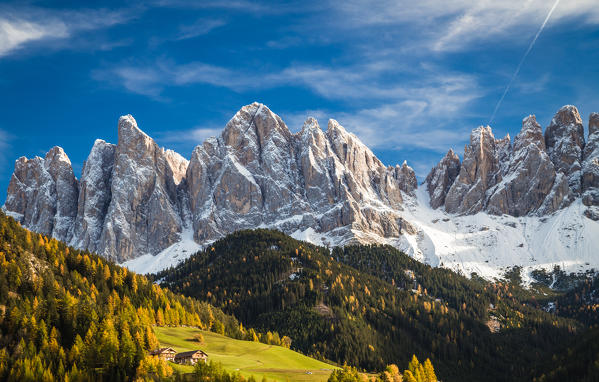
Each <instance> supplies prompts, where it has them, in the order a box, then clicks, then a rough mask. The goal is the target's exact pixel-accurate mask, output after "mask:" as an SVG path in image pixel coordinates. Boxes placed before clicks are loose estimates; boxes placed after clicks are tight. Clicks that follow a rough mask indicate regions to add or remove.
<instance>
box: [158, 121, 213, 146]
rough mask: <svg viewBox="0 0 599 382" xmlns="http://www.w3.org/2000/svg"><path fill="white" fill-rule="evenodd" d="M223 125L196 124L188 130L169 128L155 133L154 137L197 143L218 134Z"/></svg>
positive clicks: (164, 140)
mask: <svg viewBox="0 0 599 382" xmlns="http://www.w3.org/2000/svg"><path fill="white" fill-rule="evenodd" d="M223 128H224V126H220V127H201V126H196V127H194V128H191V129H189V130H171V131H165V132H158V133H156V138H157V139H158V140H159V141H160V142H164V143H171V144H186V145H190V144H191V145H194V146H195V145H198V144H201V143H202V142H204V141H205V140H206V139H207V138H209V137H216V136H219V135H220V133H221V132H222V131H223Z"/></svg>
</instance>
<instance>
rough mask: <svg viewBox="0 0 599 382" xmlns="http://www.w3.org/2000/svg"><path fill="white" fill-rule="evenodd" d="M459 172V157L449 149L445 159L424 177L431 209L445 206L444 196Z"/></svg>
mask: <svg viewBox="0 0 599 382" xmlns="http://www.w3.org/2000/svg"><path fill="white" fill-rule="evenodd" d="M459 172H460V157H459V156H458V155H457V154H456V153H454V152H453V150H452V149H449V151H448V152H447V154H445V157H443V159H441V161H440V162H439V163H438V164H437V165H436V166H435V167H433V169H432V170H431V172H430V173H429V174H428V176H427V177H426V187H427V191H428V193H429V196H430V205H431V207H432V208H439V207H440V206H443V205H445V196H446V195H447V192H448V191H449V188H450V187H451V185H452V184H453V182H454V181H455V178H456V177H457V176H458V173H459Z"/></svg>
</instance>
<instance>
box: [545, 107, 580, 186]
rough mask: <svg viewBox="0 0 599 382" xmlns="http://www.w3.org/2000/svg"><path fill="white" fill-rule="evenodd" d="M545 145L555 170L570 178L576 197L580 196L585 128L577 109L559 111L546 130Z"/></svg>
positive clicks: (569, 182) (570, 108) (564, 108)
mask: <svg viewBox="0 0 599 382" xmlns="http://www.w3.org/2000/svg"><path fill="white" fill-rule="evenodd" d="M545 145H546V146H547V152H548V153H549V157H550V158H551V161H553V164H554V166H555V169H556V170H557V171H558V172H562V173H563V174H564V175H565V176H566V177H567V178H568V185H569V186H570V189H571V190H572V192H573V193H574V195H576V196H578V195H580V191H581V175H582V174H581V168H582V165H581V162H582V150H583V149H584V127H583V126H582V119H581V118H580V114H579V113H578V109H576V107H574V106H571V105H567V106H564V107H562V108H561V109H559V111H558V112H557V113H556V114H555V116H554V117H553V119H552V120H551V123H550V124H549V126H547V129H546V130H545Z"/></svg>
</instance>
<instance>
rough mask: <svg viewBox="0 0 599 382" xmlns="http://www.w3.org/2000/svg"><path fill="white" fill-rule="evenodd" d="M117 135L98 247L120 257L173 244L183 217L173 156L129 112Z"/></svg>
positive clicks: (115, 257)
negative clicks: (107, 203)
mask: <svg viewBox="0 0 599 382" xmlns="http://www.w3.org/2000/svg"><path fill="white" fill-rule="evenodd" d="M118 135H119V139H118V144H117V146H116V151H115V158H114V166H113V169H112V179H111V185H110V194H111V196H110V197H111V199H110V204H109V206H108V210H107V213H106V216H105V220H104V226H103V229H102V234H101V236H100V243H99V246H98V250H99V251H100V252H101V253H103V254H104V255H106V256H108V257H109V258H113V259H117V260H118V261H123V260H127V259H130V258H133V257H136V256H139V255H141V254H146V253H152V254H156V253H158V252H160V251H161V250H162V249H164V248H166V247H168V246H170V245H171V244H174V243H175V242H177V241H178V240H179V238H180V237H179V234H180V232H181V231H182V221H181V217H180V216H181V214H180V208H181V206H180V202H179V200H178V196H179V195H178V193H177V182H176V177H175V175H174V173H175V172H176V171H179V168H178V167H176V168H175V169H174V168H173V167H172V165H173V162H172V159H173V157H174V156H173V155H172V154H170V155H169V154H167V153H166V152H165V150H164V149H162V148H160V147H159V146H158V145H157V144H156V142H154V140H153V139H152V138H150V137H149V136H148V135H146V134H145V133H144V132H143V131H141V130H140V129H139V128H138V126H137V122H136V121H135V119H134V118H133V117H132V116H131V115H125V116H122V117H121V118H120V119H119V124H118ZM169 158H170V159H171V160H169Z"/></svg>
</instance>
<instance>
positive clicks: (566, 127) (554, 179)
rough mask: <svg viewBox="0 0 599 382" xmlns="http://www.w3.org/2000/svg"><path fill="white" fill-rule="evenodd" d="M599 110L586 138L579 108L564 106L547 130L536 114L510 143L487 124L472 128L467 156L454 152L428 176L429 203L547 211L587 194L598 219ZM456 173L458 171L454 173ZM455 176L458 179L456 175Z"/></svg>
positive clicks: (462, 210) (464, 210)
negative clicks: (497, 135) (540, 123)
mask: <svg viewBox="0 0 599 382" xmlns="http://www.w3.org/2000/svg"><path fill="white" fill-rule="evenodd" d="M597 130H599V115H598V114H596V113H593V114H591V116H590V120H589V136H588V143H587V144H586V145H585V139H584V127H583V124H582V119H581V117H580V114H579V112H578V110H577V109H576V107H574V106H571V105H567V106H564V107H562V108H561V109H560V110H559V111H558V112H557V113H556V114H555V116H554V117H553V119H552V120H551V123H550V124H549V126H548V127H547V129H546V130H545V134H544V135H543V129H542V127H541V126H540V125H539V124H538V123H537V120H536V118H535V116H534V115H530V116H528V117H526V118H524V120H523V121H522V129H521V130H520V133H519V134H518V135H517V136H516V138H515V139H514V142H513V144H512V143H511V140H510V137H509V135H508V136H506V137H505V138H503V139H496V138H495V137H494V136H493V132H492V130H491V128H490V127H489V126H487V127H482V126H481V127H479V128H477V129H475V130H473V131H472V134H471V136H470V144H468V145H466V147H465V148H464V159H463V161H462V163H461V165H460V163H459V158H457V156H454V155H453V152H452V151H450V153H448V154H447V155H446V156H445V157H444V158H443V159H442V160H441V161H440V162H439V164H437V166H435V167H434V168H433V170H431V172H430V173H429V175H428V177H427V187H428V192H429V195H430V204H431V207H433V208H438V207H444V208H445V210H446V211H447V212H450V213H457V214H461V215H468V214H474V213H477V212H480V211H485V212H488V213H490V214H494V215H502V214H506V215H511V216H525V215H531V214H532V215H537V216H540V215H547V214H552V213H554V212H556V211H558V210H559V209H562V208H564V207H566V206H568V205H570V204H571V203H573V202H574V201H575V200H577V198H579V197H580V196H581V193H582V194H583V202H584V204H585V205H587V206H588V207H589V208H588V209H587V211H586V212H585V214H587V215H588V216H590V217H594V218H596V217H597V215H596V212H595V211H596V206H598V205H599V194H598V193H599V188H598V185H599V180H598V178H597V174H598V168H599V163H598V161H599V147H598V143H597V140H598V139H599V132H598V131H597ZM456 172H457V173H458V175H457V176H455V175H453V174H455V173H456ZM452 178H455V180H452Z"/></svg>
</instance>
